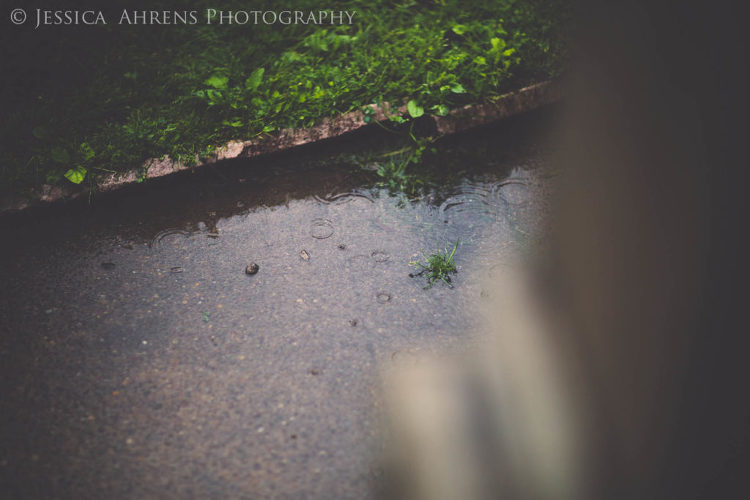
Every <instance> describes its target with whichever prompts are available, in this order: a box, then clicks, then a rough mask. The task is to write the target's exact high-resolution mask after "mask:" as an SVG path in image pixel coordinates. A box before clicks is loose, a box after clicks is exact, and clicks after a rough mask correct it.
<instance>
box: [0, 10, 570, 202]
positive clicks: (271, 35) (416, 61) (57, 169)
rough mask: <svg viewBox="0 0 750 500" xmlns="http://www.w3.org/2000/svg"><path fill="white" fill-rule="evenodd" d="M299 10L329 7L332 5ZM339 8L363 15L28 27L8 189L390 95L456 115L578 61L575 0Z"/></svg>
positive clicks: (17, 42)
mask: <svg viewBox="0 0 750 500" xmlns="http://www.w3.org/2000/svg"><path fill="white" fill-rule="evenodd" d="M149 8H150V9H155V10H161V9H162V8H164V9H175V8H176V9H178V10H182V9H184V8H185V7H184V6H175V5H172V4H170V2H167V1H157V2H152V5H150V6H149ZM206 8H221V9H224V10H263V9H266V10H281V9H280V8H279V6H278V5H277V2H273V1H267V2H265V3H263V2H258V3H257V5H256V4H253V6H252V9H251V8H250V7H248V6H247V4H246V3H245V2H242V1H229V2H223V3H222V4H221V5H218V6H217V5H216V2H214V1H208V0H206V1H199V2H195V3H194V4H191V6H190V9H196V10H198V11H199V12H203V11H204V10H205V9H206ZM286 8H292V9H298V10H311V9H312V10H317V9H318V8H319V2H314V1H312V0H301V1H297V2H293V5H292V6H290V7H286V6H285V7H284V9H286ZM335 8H336V9H337V10H338V9H341V10H350V11H351V10H354V11H356V12H357V13H356V16H355V18H354V22H353V24H352V25H334V26H331V25H327V26H315V25H307V26H306V25H288V26H280V25H268V26H266V25H263V24H259V25H245V26H237V25H233V26H216V25H205V24H197V25H192V26H181V25H176V26H131V27H127V26H120V25H118V24H116V23H109V24H107V25H106V26H85V27H81V29H75V28H74V27H64V28H67V29H60V30H58V31H55V32H52V31H51V28H50V30H48V31H46V32H45V33H46V35H45V34H44V33H41V31H42V30H41V29H40V30H37V32H35V31H34V30H29V31H28V32H25V31H18V30H16V31H14V32H13V33H12V34H13V36H14V37H15V38H8V37H6V38H5V40H4V43H3V45H4V47H3V48H4V50H5V52H7V54H4V55H3V60H4V71H3V78H4V80H5V81H4V82H3V90H4V92H3V93H2V95H3V96H4V98H5V100H6V101H7V102H6V103H4V117H3V120H2V122H1V124H0V133H2V135H3V140H4V147H3V148H2V150H0V190H2V191H14V192H25V191H28V190H29V189H31V188H33V187H37V186H39V185H40V184H45V183H46V184H53V185H54V184H65V183H70V182H73V183H85V184H93V183H94V181H95V180H96V177H97V176H98V175H101V174H105V173H110V172H118V171H123V170H125V169H129V168H133V167H136V166H139V165H141V164H142V162H143V161H144V160H146V159H148V158H152V157H157V158H158V157H161V156H163V155H169V156H170V157H171V158H173V159H175V160H178V161H180V162H182V163H183V164H186V165H191V164H194V163H195V161H196V157H205V156H208V155H210V154H211V153H212V152H213V151H214V150H215V148H216V146H218V145H221V144H223V143H225V142H226V141H228V140H231V139H249V138H253V137H257V136H260V135H263V134H273V133H275V132H277V131H279V130H280V129H283V128H289V127H311V126H313V125H315V124H316V123H319V122H320V121H321V120H322V119H323V118H325V117H330V116H336V115H339V114H342V113H345V112H347V111H351V110H355V109H362V108H363V107H364V106H366V105H368V104H372V103H380V102H383V101H389V102H392V103H397V104H401V103H406V102H408V103H409V106H408V112H407V113H406V114H405V115H404V116H403V117H396V120H395V121H398V119H401V120H403V119H409V118H413V117H418V116H421V115H423V114H436V115H443V114H445V113H447V112H448V111H449V110H450V109H451V108H454V107H457V106H462V105H465V104H467V103H480V102H489V101H492V100H493V99H495V98H496V97H498V96H499V95H501V94H503V93H505V92H507V91H510V90H513V89H516V88H519V87H521V86H523V85H526V84H529V83H532V82H535V81H540V80H544V79H547V78H550V77H554V76H556V75H558V74H559V73H560V72H561V71H562V69H563V66H564V59H565V54H566V40H567V35H566V33H567V26H568V24H569V23H568V19H569V14H568V12H569V9H568V7H567V4H566V3H565V2H562V1H551V2H546V1H542V0H530V1H526V2H521V1H512V0H498V1H494V2H487V1H484V0H475V1H459V0H432V1H430V0H422V1H418V2H416V1H412V2H408V1H384V0H367V1H365V0H348V1H344V2H338V3H337V4H336V7H335ZM119 10H121V8H120V9H119ZM119 10H115V11H114V12H113V13H112V14H110V16H109V17H112V18H115V19H116V18H118V15H117V14H116V12H118V11H119ZM8 36H10V35H8ZM43 36H47V37H51V36H54V39H53V40H52V39H50V40H48V42H49V43H41V42H40V40H42V39H43ZM383 168H384V169H387V168H389V167H388V166H387V165H386V166H383ZM394 168H395V170H398V169H399V168H401V167H400V166H399V165H397V164H394ZM392 170H393V169H392ZM401 170H402V172H401V173H403V168H401ZM398 175H399V173H398V172H396V173H395V177H398ZM391 177H393V176H391ZM395 177H394V178H395Z"/></svg>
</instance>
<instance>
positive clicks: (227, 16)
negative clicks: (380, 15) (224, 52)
mask: <svg viewBox="0 0 750 500" xmlns="http://www.w3.org/2000/svg"><path fill="white" fill-rule="evenodd" d="M16 10H18V9H16ZM14 14H15V12H14ZM356 14H357V12H356V11H348V10H316V11H302V10H281V11H274V10H218V9H206V10H205V11H197V10H182V11H167V10H158V11H157V10H127V9H123V11H122V12H121V13H120V14H119V16H117V19H111V18H110V19H109V20H108V19H107V16H105V13H104V12H103V11H97V10H44V9H36V25H35V26H34V28H39V27H41V26H56V25H79V24H82V25H95V24H110V23H115V24H123V25H180V24H182V25H191V24H215V25H245V24H284V25H286V24H352V22H353V20H354V16H355V15H356ZM14 17H15V16H14ZM24 20H25V16H24ZM14 22H15V20H14ZM16 24H20V23H16Z"/></svg>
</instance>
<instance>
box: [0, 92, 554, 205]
mask: <svg viewBox="0 0 750 500" xmlns="http://www.w3.org/2000/svg"><path fill="white" fill-rule="evenodd" d="M561 95H562V93H561V88H560V84H559V82H557V81H546V82H542V83H537V84H534V85H530V86H528V87H524V88H522V89H520V90H517V91H515V92H511V93H508V94H505V95H502V96H500V97H499V98H498V99H497V100H495V101H494V102H492V103H488V104H477V105H468V106H464V107H463V108H458V109H454V110H452V111H451V112H450V113H449V114H448V115H447V116H442V117H441V116H428V117H427V119H429V120H432V121H433V122H434V125H435V129H436V131H437V133H438V134H440V135H448V134H454V133H456V132H462V131H464V130H468V129H471V128H474V127H478V126H481V125H485V124H488V123H491V122H494V121H497V120H500V119H503V118H508V117H510V116H513V115H517V114H521V113H525V112H527V111H531V110H533V109H536V108H538V107H540V106H543V105H545V104H550V103H552V102H555V101H557V100H559V99H560V97H561ZM372 108H373V109H374V110H375V114H374V116H373V119H374V120H376V121H381V122H384V121H387V117H386V111H388V112H390V113H393V112H394V111H393V110H392V109H391V108H390V105H389V104H388V103H384V104H383V105H382V107H379V106H376V105H372ZM395 111H396V112H398V113H406V106H405V105H404V106H400V107H398V108H396V110H395ZM364 119H365V115H364V113H363V112H362V111H361V110H356V111H351V112H349V113H345V114H343V115H341V116H337V117H334V118H325V119H324V120H323V121H322V122H321V123H320V124H319V125H316V126H315V127H312V128H309V129H286V130H282V131H281V132H279V133H278V134H275V135H271V136H264V137H260V138H257V139H252V140H249V141H237V140H236V141H230V142H228V143H227V144H225V145H224V146H221V147H219V148H217V150H216V153H214V155H212V156H211V157H210V158H208V159H205V160H204V161H199V162H198V164H197V165H196V166H194V167H186V166H185V165H182V164H181V163H179V162H177V161H175V160H173V159H171V158H169V157H168V156H165V157H164V158H160V159H156V158H152V159H150V160H147V161H146V162H145V164H144V167H146V168H147V171H146V179H156V178H160V177H165V176H167V175H172V174H175V173H178V172H181V171H185V170H191V169H195V168H200V167H202V166H205V165H208V164H213V163H217V162H221V161H224V160H231V159H236V158H252V157H256V156H261V155H265V154H269V153H276V152H279V151H284V150H288V149H291V148H294V147H297V146H302V145H305V144H311V143H314V142H317V141H321V140H323V139H332V138H335V137H340V136H342V135H344V134H347V133H349V132H353V131H355V130H359V129H361V128H363V127H365V126H368V125H371V123H367V122H365V120H364ZM139 170H141V169H139V168H134V169H131V170H128V171H125V172H120V173H117V174H112V175H108V176H106V177H104V178H102V179H100V180H99V182H98V184H97V190H98V191H100V192H108V191H113V190H116V189H120V188H123V187H125V186H130V185H133V184H137V183H138V177H139ZM87 193H88V191H87V190H86V189H82V188H80V187H79V186H73V185H71V186H50V185H44V186H42V187H41V189H40V190H39V191H37V192H35V193H34V196H35V198H34V199H26V198H22V197H19V196H10V197H7V198H4V199H3V200H2V201H0V204H1V206H0V214H4V213H7V212H14V211H20V210H24V209H27V208H30V207H32V206H40V205H47V204H51V203H54V202H57V201H62V200H72V199H76V198H79V197H81V196H84V195H86V194H87Z"/></svg>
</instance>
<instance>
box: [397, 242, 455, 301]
mask: <svg viewBox="0 0 750 500" xmlns="http://www.w3.org/2000/svg"><path fill="white" fill-rule="evenodd" d="M457 248H458V240H456V243H455V244H454V245H453V249H452V250H450V251H449V250H448V249H447V248H445V249H444V250H443V251H442V252H441V251H437V252H435V253H433V254H430V255H429V256H425V255H424V254H422V257H424V259H425V260H424V262H419V261H412V262H409V265H410V266H416V267H418V268H419V271H418V272H416V273H414V274H411V275H410V276H412V277H413V276H426V277H427V286H426V287H425V289H427V288H432V286H433V285H434V284H435V282H437V281H442V282H443V283H445V284H446V285H448V286H449V287H450V288H453V284H452V283H451V274H456V273H457V272H458V270H457V269H456V263H455V262H454V261H453V256H454V255H455V254H456V249H457Z"/></svg>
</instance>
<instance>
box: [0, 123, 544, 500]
mask: <svg viewBox="0 0 750 500" xmlns="http://www.w3.org/2000/svg"><path fill="white" fill-rule="evenodd" d="M549 118H550V113H549V112H542V113H537V114H535V115H533V116H527V117H524V118H521V119H516V120H514V121H509V122H505V123H504V124H501V125H500V126H496V127H494V128H489V129H485V130H482V131H479V132H475V133H473V134H472V135H471V136H463V137H458V138H455V139H451V140H449V141H445V142H444V143H442V144H440V145H439V147H438V151H437V154H433V155H430V156H428V157H427V159H426V165H425V172H428V173H429V175H425V176H423V177H422V178H421V179H420V181H421V182H422V184H420V190H419V192H411V193H410V195H409V196H406V195H404V194H400V193H394V192H389V190H388V189H385V188H383V187H378V182H379V181H382V179H381V178H379V177H378V176H377V175H375V174H374V172H373V171H372V170H369V169H368V168H366V167H367V166H368V165H371V164H372V163H373V161H376V160H373V158H374V156H373V155H375V154H377V153H378V152H380V153H382V152H383V151H387V150H388V148H389V147H391V148H393V147H397V146H394V145H393V144H389V143H388V142H387V141H384V140H381V139H378V140H377V141H373V140H372V139H367V140H364V142H362V141H363V139H361V138H360V139H357V138H356V137H355V138H354V139H350V140H348V141H346V142H337V143H332V144H329V145H327V146H325V147H322V148H317V149H316V148H308V149H304V150H301V151H297V152H294V153H292V154H287V155H279V156H276V157H272V158H269V159H264V160H258V161H253V162H236V163H234V164H229V165H225V166H222V167H220V168H219V167H217V168H209V169H207V170H204V171H202V172H200V173H197V174H192V175H185V176H182V177H180V178H178V179H176V180H170V181H168V182H161V183H154V185H152V186H144V187H142V188H140V189H131V190H128V191H125V192H123V193H118V194H116V195H113V196H110V197H106V198H101V199H97V200H96V202H95V207H94V210H91V209H89V208H88V207H87V206H85V205H83V204H72V205H65V206H59V207H55V208H53V209H52V210H47V211H44V212H40V213H31V214H29V215H25V216H21V217H19V216H16V217H6V218H4V219H2V220H0V226H2V227H1V229H2V232H3V234H4V242H3V252H2V258H3V260H2V265H1V266H0V278H1V279H2V292H1V293H2V303H0V360H1V361H0V362H1V363H2V379H1V382H0V384H1V386H0V388H1V389H2V429H1V430H0V481H1V482H2V484H0V488H1V489H2V491H3V492H4V493H3V496H5V497H7V498H264V497H274V498H321V499H323V498H326V499H327V498H368V497H372V496H375V495H377V492H378V491H379V488H380V486H381V483H382V470H381V464H380V460H379V459H380V454H381V451H382V448H383V440H382V437H383V434H382V430H381V421H380V417H381V406H380V396H379V385H378V373H379V370H381V369H384V368H386V369H387V366H388V364H389V363H393V362H394V361H396V360H398V359H403V358H404V357H408V356H412V355H413V354H414V353H418V352H420V351H452V350H460V349H462V348H464V346H466V345H467V343H469V342H471V340H472V336H473V334H474V333H473V332H476V331H477V329H478V328H479V327H480V321H479V319H478V315H477V311H478V304H479V302H480V301H481V300H482V298H483V296H484V295H486V292H485V291H483V289H482V278H483V277H485V276H487V274H488V273H490V272H491V270H492V267H493V266H497V265H502V262H503V259H504V258H505V257H507V256H510V255H511V254H514V253H517V252H519V251H520V252H523V251H524V250H525V249H527V248H528V247H529V245H533V242H534V236H533V226H534V221H535V220H536V216H537V213H538V207H539V201H540V200H538V193H539V190H538V189H537V187H538V185H539V182H538V181H539V178H540V177H543V175H540V173H544V172H546V171H548V169H547V168H546V167H545V161H544V149H545V148H544V147H542V146H543V143H544V134H543V133H542V132H543V131H544V130H545V128H546V126H547V123H548V121H549ZM358 141H359V142H358ZM367 148H370V150H371V151H370V153H368V154H369V155H370V156H368V155H363V154H362V150H367ZM355 153H356V156H357V158H356V161H354V160H353V159H352V156H353V155H354V154H355ZM363 158H364V159H363ZM363 166H364V167H365V168H363ZM509 181H510V182H509ZM457 240H458V241H459V245H458V250H457V252H456V262H457V264H458V267H459V272H458V274H457V275H455V277H454V281H453V283H454V285H455V286H454V288H449V287H447V286H445V285H444V284H442V283H438V284H436V285H435V286H434V287H432V288H430V289H425V288H424V286H425V284H426V281H425V280H424V279H423V278H419V277H415V278H413V277H410V276H409V275H410V273H413V272H414V271H415V268H414V267H410V265H409V262H410V261H411V260H414V259H416V258H418V257H419V252H420V251H423V252H425V253H430V252H432V251H433V250H435V249H437V248H441V249H442V248H443V247H445V246H446V245H452V244H453V243H454V242H455V241H457ZM252 262H255V263H257V264H258V266H259V271H258V273H257V274H255V275H247V274H245V272H244V270H245V267H246V266H247V265H248V264H250V263H252ZM498 262H500V264H498Z"/></svg>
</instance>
